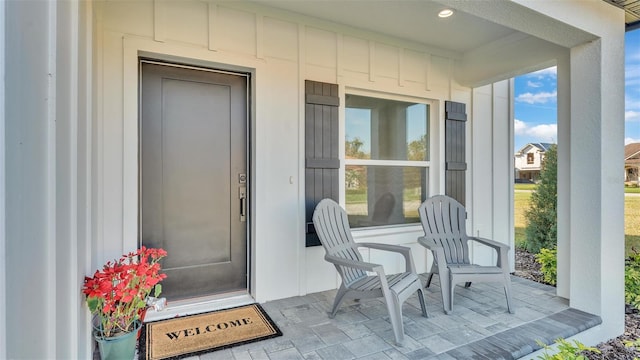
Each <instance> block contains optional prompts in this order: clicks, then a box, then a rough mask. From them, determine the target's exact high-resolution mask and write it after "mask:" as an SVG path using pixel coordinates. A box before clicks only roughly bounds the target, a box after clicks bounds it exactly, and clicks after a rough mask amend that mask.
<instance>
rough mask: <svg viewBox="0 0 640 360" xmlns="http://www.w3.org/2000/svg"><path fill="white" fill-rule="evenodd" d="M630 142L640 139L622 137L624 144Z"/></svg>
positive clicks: (637, 141) (638, 141)
mask: <svg viewBox="0 0 640 360" xmlns="http://www.w3.org/2000/svg"><path fill="white" fill-rule="evenodd" d="M632 143H640V139H634V138H630V137H628V138H624V144H625V145H627V144H632Z"/></svg>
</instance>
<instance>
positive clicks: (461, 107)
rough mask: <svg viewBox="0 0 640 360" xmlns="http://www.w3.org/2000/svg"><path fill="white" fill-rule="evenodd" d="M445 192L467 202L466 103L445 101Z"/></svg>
mask: <svg viewBox="0 0 640 360" xmlns="http://www.w3.org/2000/svg"><path fill="white" fill-rule="evenodd" d="M444 106H445V116H444V119H445V130H444V132H445V163H446V168H445V193H446V194H447V195H448V196H450V197H452V198H454V199H456V200H458V202H459V203H461V204H462V205H464V204H465V173H466V170H467V162H466V160H465V143H466V142H465V131H466V130H465V127H466V122H467V114H466V112H465V107H466V106H465V104H462V103H457V102H453V101H445V103H444Z"/></svg>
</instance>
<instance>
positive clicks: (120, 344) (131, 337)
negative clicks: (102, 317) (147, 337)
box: [94, 321, 142, 360]
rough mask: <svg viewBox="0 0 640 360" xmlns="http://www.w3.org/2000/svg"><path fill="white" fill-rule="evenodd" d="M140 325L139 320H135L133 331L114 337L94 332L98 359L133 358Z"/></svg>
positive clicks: (116, 359) (121, 359)
mask: <svg viewBox="0 0 640 360" xmlns="http://www.w3.org/2000/svg"><path fill="white" fill-rule="evenodd" d="M141 327H142V323H141V322H139V321H138V322H136V324H135V329H133V331H131V332H128V333H124V334H122V335H118V336H114V337H102V336H100V335H99V333H94V337H95V339H96V341H97V342H98V349H100V359H102V360H133V358H134V357H135V355H136V340H137V339H138V336H137V335H138V330H139V329H140V328H141Z"/></svg>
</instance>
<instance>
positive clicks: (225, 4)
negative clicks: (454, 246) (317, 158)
mask: <svg viewBox="0 0 640 360" xmlns="http://www.w3.org/2000/svg"><path fill="white" fill-rule="evenodd" d="M329 4H330V5H332V6H328V5H329ZM445 7H446V8H450V9H452V10H454V11H455V15H454V16H452V17H451V18H449V20H448V21H447V20H441V19H440V18H438V12H439V11H440V10H442V8H445ZM0 25H2V26H0V52H1V54H2V55H1V56H0V75H3V76H0V79H2V80H1V81H0V82H1V83H2V87H1V88H0V133H2V134H3V135H2V136H1V137H0V183H1V184H3V185H2V186H0V205H2V207H1V209H0V214H1V215H0V228H2V229H3V231H1V232H0V273H2V274H4V276H2V277H0V358H43V357H55V358H89V357H90V356H91V353H92V351H93V344H94V342H93V340H92V337H91V326H90V322H91V315H90V313H89V311H88V309H87V307H86V305H85V303H84V299H83V298H82V296H81V293H80V286H81V283H82V280H83V278H84V276H85V275H88V274H91V273H92V272H93V271H94V270H95V269H96V268H98V267H100V266H101V265H102V264H103V263H104V262H105V261H107V260H109V259H112V258H114V257H117V256H119V255H120V254H122V253H126V252H128V251H130V250H132V249H135V248H137V247H138V246H139V245H140V244H141V241H142V236H141V228H142V225H141V222H140V218H139V215H140V213H141V206H140V203H141V202H142V201H140V199H141V196H140V194H141V190H140V189H141V187H140V172H141V171H140V170H141V168H142V167H141V163H142V161H141V160H140V157H139V150H140V143H141V142H142V141H141V140H140V139H141V137H140V136H139V135H140V134H141V133H142V132H141V131H140V126H139V120H140V113H141V111H140V109H141V108H142V105H141V100H140V91H139V89H140V83H141V72H142V71H141V65H140V63H141V61H142V60H144V59H152V60H154V61H159V62H164V63H171V64H178V65H180V66H186V67H198V68H202V69H213V70H216V71H221V72H225V73H228V72H233V73H234V74H236V75H237V74H239V73H242V74H244V75H247V76H248V77H250V79H251V81H249V82H248V84H249V89H250V91H246V92H244V94H245V95H246V97H247V98H248V100H247V101H246V112H247V116H246V118H245V119H243V121H245V123H246V125H247V129H249V130H248V131H246V134H243V139H245V140H246V141H247V143H248V144H247V145H246V146H243V150H244V151H246V152H247V155H246V156H245V157H244V164H243V165H246V167H247V169H248V172H247V173H248V174H249V176H248V179H247V177H244V176H237V175H245V174H246V173H242V174H234V175H236V176H235V177H233V178H232V177H229V179H233V180H234V182H238V183H240V182H241V180H240V179H243V180H242V183H243V185H244V182H246V190H247V193H248V194H249V195H248V198H249V201H248V203H247V204H248V205H247V206H246V207H242V209H244V210H246V211H247V213H246V214H245V213H243V216H244V215H246V216H247V220H246V225H245V227H244V228H243V229H244V230H246V233H247V234H248V235H247V236H246V237H244V238H243V239H242V241H241V242H242V243H243V244H246V245H247V248H246V249H244V251H245V253H246V256H245V257H244V258H246V259H247V266H245V269H246V270H247V273H246V275H247V276H246V279H247V282H246V283H245V284H244V285H245V286H244V288H243V291H244V292H245V293H246V296H247V297H249V298H251V299H252V300H254V301H256V302H259V303H261V304H264V306H265V307H266V308H267V311H268V312H269V313H270V314H271V315H272V316H273V317H274V319H275V320H276V321H277V322H278V324H279V325H280V326H281V327H282V330H283V331H284V333H285V336H284V337H282V338H277V339H275V340H272V341H268V342H261V343H256V344H255V345H248V346H246V347H240V348H234V349H232V350H228V352H226V351H223V352H220V353H216V354H215V355H211V356H221V357H223V358H225V355H226V358H228V357H229V356H228V355H229V352H230V353H231V354H232V355H233V356H234V357H235V358H237V359H241V358H242V359H248V358H260V359H265V358H271V359H275V358H311V359H315V358H332V357H333V358H335V357H336V356H332V354H334V353H331V351H334V350H336V351H339V352H340V353H342V352H344V353H345V354H351V355H353V357H354V358H356V357H370V358H403V357H407V358H426V357H427V355H429V356H430V355H438V356H442V357H443V358H446V357H447V356H448V355H444V354H446V353H447V352H450V351H451V352H461V353H460V354H471V353H470V352H480V355H482V356H484V357H488V358H498V357H499V356H497V357H493V354H495V353H494V350H493V349H494V348H493V346H490V345H487V344H488V342H484V341H485V340H483V339H485V338H484V336H486V335H488V336H492V335H495V334H503V335H505V334H506V336H508V339H507V341H506V342H504V344H505V345H506V344H511V345H513V348H509V349H504V351H505V352H502V351H501V350H500V351H498V352H499V354H503V355H504V356H503V357H506V358H508V356H506V355H507V354H511V355H510V356H512V357H518V356H519V355H521V354H520V351H523V352H526V351H528V350H521V347H520V346H522V349H528V348H527V346H530V347H531V349H530V350H533V348H534V346H535V345H532V344H531V343H517V344H513V343H512V341H513V340H514V339H521V337H520V336H519V334H521V333H520V330H522V329H525V330H526V331H525V332H524V333H525V334H527V336H522V339H521V340H523V341H524V340H525V339H528V341H534V339H535V336H534V335H535V334H536V333H533V334H532V333H531V332H530V331H532V330H531V329H532V328H537V330H538V331H542V332H544V334H547V336H548V337H549V339H543V340H548V341H551V340H552V339H551V338H555V337H557V336H563V337H569V336H571V335H573V334H576V333H579V334H578V336H576V338H577V339H578V340H581V341H582V342H584V343H586V344H588V345H591V344H594V343H597V342H600V341H602V340H606V339H609V338H611V337H614V336H617V335H618V334H620V333H621V332H622V331H623V328H624V314H623V311H622V306H623V304H624V283H623V277H624V261H623V260H624V226H623V225H624V224H623V212H624V208H623V200H624V197H623V196H624V194H623V190H622V183H623V171H622V170H623V169H624V167H623V161H622V159H623V141H624V110H623V109H624V94H623V92H624V88H623V86H622V84H623V83H624V70H623V53H624V44H623V39H624V11H623V10H621V9H618V8H616V7H614V6H612V5H611V4H608V3H606V2H605V1H601V0H591V1H583V0H568V1H527V0H513V1H482V2H477V1H456V0H441V1H438V2H435V1H409V0H407V1H376V2H358V1H336V2H333V1H329V2H327V1H313V0H309V1H279V0H269V1H215V0H206V1H199V0H191V1H164V0H146V1H58V2H54V1H42V2H36V1H22V2H20V1H8V2H3V3H2V5H1V6H0ZM554 65H555V66H557V78H558V82H557V83H558V89H557V94H558V107H557V108H558V164H559V171H558V287H557V288H546V287H543V288H538V285H537V284H531V283H528V282H522V281H520V280H518V279H515V282H516V283H515V284H514V286H515V287H516V291H517V293H516V296H515V299H517V303H516V314H515V315H509V314H508V313H507V312H506V308H504V307H503V299H502V295H501V293H500V292H499V291H497V290H495V289H491V288H490V287H485V285H477V286H475V285H474V286H473V287H472V288H471V289H470V290H463V289H461V290H460V291H461V292H460V294H459V295H458V296H457V302H456V304H455V307H454V315H452V316H445V315H444V313H443V312H442V310H441V306H440V305H441V304H440V303H439V302H440V300H439V296H438V294H439V292H438V291H437V290H436V289H435V288H434V289H432V290H431V293H430V299H429V300H430V301H429V310H430V311H431V315H432V318H430V319H418V317H417V316H412V314H414V315H415V312H416V311H412V309H411V306H412V305H411V303H410V304H409V305H408V306H409V308H407V309H406V310H405V315H406V319H405V326H406V329H407V334H408V336H409V338H410V340H408V341H407V345H406V346H405V347H403V348H396V347H394V346H393V345H391V342H390V341H389V340H390V339H391V335H390V331H391V330H390V328H388V327H387V325H386V322H387V320H386V319H385V315H384V311H382V310H383V308H382V307H381V303H379V302H375V301H374V302H363V303H361V304H352V305H351V306H350V307H348V308H345V310H343V312H342V313H340V314H339V315H338V316H337V317H336V318H335V319H334V320H329V319H328V318H327V316H326V311H325V309H326V308H327V307H328V306H329V304H330V302H331V301H332V295H333V291H335V290H331V289H335V288H336V287H337V286H338V284H339V283H338V279H337V277H336V274H335V272H334V270H333V269H332V268H331V266H330V265H329V264H328V263H326V262H325V261H324V260H323V255H324V254H323V250H322V249H321V248H320V247H317V246H315V247H314V246H310V247H307V246H306V245H305V236H306V232H307V226H306V224H305V216H306V213H305V206H306V201H307V197H306V188H305V187H306V185H307V184H308V183H307V182H306V179H305V175H306V171H307V169H306V162H307V156H306V154H305V147H306V145H307V143H308V141H307V139H306V126H307V124H306V123H305V122H306V119H305V115H306V108H307V103H306V102H305V99H306V96H307V93H305V83H306V81H308V80H309V81H315V82H322V83H326V84H332V85H334V86H336V87H337V89H338V91H337V94H336V96H335V99H333V98H332V100H333V102H334V103H335V104H338V105H337V106H336V107H337V109H335V110H336V113H337V114H338V116H337V120H338V124H339V126H338V127H337V128H336V131H337V132H338V134H339V137H338V139H339V141H337V142H336V144H335V145H334V146H333V150H335V151H334V152H335V154H334V156H332V157H331V159H328V160H331V161H329V163H332V164H333V163H335V164H337V167H336V169H337V173H338V176H337V178H338V179H339V181H338V182H337V185H336V189H337V192H338V195H339V196H338V198H339V199H338V200H339V201H340V202H341V203H342V204H344V202H345V196H344V195H345V192H346V190H345V188H346V185H345V182H346V181H345V177H346V175H345V173H346V168H347V167H348V166H349V165H350V164H348V163H347V160H348V159H347V156H346V154H345V143H344V142H345V140H346V139H347V136H346V130H345V127H346V126H345V124H344V123H345V112H346V108H345V107H346V106H345V103H346V101H345V99H346V98H347V96H348V95H356V96H367V97H372V98H373V97H376V98H384V99H386V100H394V101H403V102H411V103H420V104H423V105H426V106H428V108H429V113H428V114H429V118H428V119H429V122H428V127H427V128H426V129H428V134H429V138H428V140H429V141H428V144H429V149H428V154H429V156H428V159H427V158H425V159H423V160H425V161H409V160H407V159H401V160H398V159H395V160H392V161H388V160H375V161H374V162H373V163H371V162H370V164H372V166H380V165H386V166H388V167H393V166H405V165H406V166H407V167H416V168H420V169H421V171H422V172H423V173H425V174H428V178H427V179H426V180H425V181H423V182H422V184H421V185H422V186H423V187H424V192H423V193H421V194H424V195H425V196H426V195H435V194H444V193H447V192H448V190H449V189H448V186H449V185H448V182H447V180H448V178H447V177H446V174H445V173H446V171H447V170H451V169H449V168H450V165H451V164H449V160H448V159H447V158H446V154H447V145H448V142H447V136H446V135H447V134H446V131H445V115H446V114H445V104H446V102H449V101H452V102H457V103H461V104H465V105H466V109H467V110H466V116H467V121H466V123H465V125H463V127H462V128H461V129H462V130H461V131H460V133H461V134H462V135H464V137H463V141H461V142H460V143H461V144H463V145H464V148H463V150H462V151H460V153H461V154H464V159H463V160H462V161H454V162H453V163H454V165H456V166H453V170H456V169H457V170H460V172H461V175H460V176H459V179H460V180H461V181H458V184H457V185H459V187H460V188H461V189H462V190H464V191H463V194H464V197H465V199H466V203H465V207H466V208H467V211H468V218H467V222H468V229H470V231H471V232H472V233H473V234H474V235H479V236H483V237H488V238H492V239H496V240H499V241H501V242H503V243H505V244H508V245H510V246H511V248H512V249H513V248H514V247H513V243H514V239H513V238H514V236H513V197H512V194H513V192H512V184H513V180H514V179H513V173H514V171H513V169H514V168H513V160H512V151H513V133H514V126H513V83H512V81H511V80H510V79H512V78H513V77H514V76H517V75H520V74H524V73H527V72H531V71H535V70H540V69H544V68H547V67H549V66H554ZM397 133H398V134H400V132H399V131H398V132H397ZM397 138H402V137H401V136H397ZM203 158H204V157H203ZM351 165H358V164H357V163H355V162H353V160H352V163H351ZM334 166H335V165H334ZM463 169H464V171H463ZM427 170H428V171H427ZM457 170H456V171H457ZM425 176H426V175H425ZM239 193H240V192H239V191H238V189H235V188H234V189H232V190H229V194H233V195H235V196H238V194H239ZM585 195H588V196H585ZM227 198H230V197H227ZM243 199H244V198H243ZM399 199H403V197H399ZM237 203H238V202H237V201H234V203H233V204H237ZM228 208H230V206H229V207H228ZM421 235H422V229H421V227H420V226H419V225H418V224H412V223H407V224H402V225H400V226H391V227H370V228H364V229H361V230H358V231H357V233H356V234H354V239H355V240H356V241H363V242H364V241H371V242H380V243H393V244H397V245H405V246H409V247H411V248H412V251H413V254H414V258H415V260H416V263H417V269H418V271H419V272H424V271H426V270H427V269H428V267H429V266H428V265H429V264H430V263H429V262H430V261H432V260H431V258H430V256H429V254H427V252H426V250H425V249H424V248H422V247H421V246H420V245H419V244H417V242H416V239H417V238H418V237H419V236H421ZM180 246H181V245H180V244H178V243H176V244H174V248H179V247H180ZM196 252H197V251H194V253H196ZM472 255H473V259H474V261H477V262H478V263H488V262H491V261H492V260H494V259H493V258H492V253H490V252H487V251H484V250H482V249H481V248H474V249H473V254H472ZM364 257H365V258H366V259H368V260H369V261H372V262H374V261H375V262H376V263H381V264H385V265H388V266H390V267H391V268H392V269H394V268H398V267H399V266H400V265H399V264H397V263H395V262H394V259H391V258H385V257H382V256H380V255H379V254H378V253H375V252H373V251H372V252H370V253H367V254H364ZM241 258H242V256H241ZM511 258H513V255H512V254H511ZM466 292H471V293H472V294H473V295H474V296H468V295H465V293H466ZM534 295H535V296H534ZM414 305H415V304H414ZM552 305H553V306H552ZM555 305H557V306H558V307H555ZM569 307H571V308H574V309H578V310H579V311H584V312H587V313H591V314H595V315H596V316H598V317H597V318H592V320H593V321H592V322H589V324H590V325H592V326H593V327H592V328H591V330H589V331H583V330H585V329H586V328H587V326H583V325H581V324H582V322H583V321H584V320H583V319H581V318H580V319H578V320H576V321H575V324H574V323H573V321H570V320H567V321H566V322H564V323H565V325H566V324H571V325H569V326H567V327H566V328H565V327H564V326H565V325H562V326H561V323H563V321H559V319H565V320H566V317H565V316H564V314H566V313H574V312H573V310H567V309H569ZM575 313H576V314H583V313H582V312H575ZM600 319H601V323H600ZM25 324H30V326H25ZM31 324H36V325H35V326H36V327H37V329H38V334H39V335H40V336H41V338H40V340H39V341H37V342H34V341H33V336H34V330H33V328H34V326H33V325H31ZM538 324H541V325H543V326H540V327H538V326H537V325H538ZM598 324H599V325H598ZM483 325H484V326H483ZM534 325H536V326H534ZM527 329H529V330H527ZM305 334H306V335H305ZM510 335H513V336H510ZM496 336H498V335H496ZM456 339H462V340H456ZM369 341H371V343H369ZM456 341H457V342H456ZM500 342H501V343H502V341H500ZM332 347H333V348H332ZM374 350H375V351H374ZM467 351H470V352H467ZM496 351H497V350H496ZM512 351H513V352H512ZM489 353H491V354H492V355H491V356H487V354H489ZM323 354H324V355H323ZM335 354H338V353H335ZM514 354H515V355H514ZM522 355H524V353H523V354H522ZM338 357H339V358H343V357H344V356H338ZM452 357H453V358H457V357H459V353H455V355H452ZM202 358H203V359H204V358H208V357H207V356H203V357H202Z"/></svg>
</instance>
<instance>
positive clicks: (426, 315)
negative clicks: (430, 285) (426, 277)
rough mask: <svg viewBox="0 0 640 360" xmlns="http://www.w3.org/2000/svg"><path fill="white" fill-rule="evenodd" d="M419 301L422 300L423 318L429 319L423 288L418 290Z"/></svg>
mask: <svg viewBox="0 0 640 360" xmlns="http://www.w3.org/2000/svg"><path fill="white" fill-rule="evenodd" d="M418 300H420V308H421V309H422V316H424V317H429V314H427V304H426V303H425V301H424V291H422V287H419V288H418Z"/></svg>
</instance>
